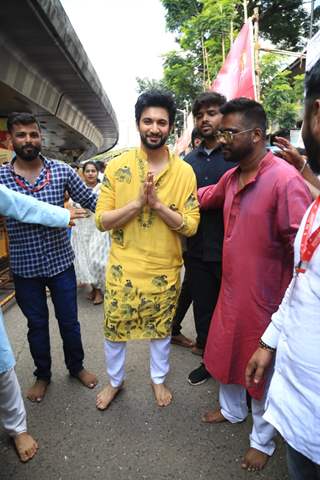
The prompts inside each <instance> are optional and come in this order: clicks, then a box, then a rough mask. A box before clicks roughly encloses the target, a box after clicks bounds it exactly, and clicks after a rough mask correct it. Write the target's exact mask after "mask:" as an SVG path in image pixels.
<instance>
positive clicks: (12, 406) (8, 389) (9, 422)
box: [0, 368, 27, 437]
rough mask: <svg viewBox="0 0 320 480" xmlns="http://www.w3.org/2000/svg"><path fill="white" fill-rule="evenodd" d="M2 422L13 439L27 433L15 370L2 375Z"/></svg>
mask: <svg viewBox="0 0 320 480" xmlns="http://www.w3.org/2000/svg"><path fill="white" fill-rule="evenodd" d="M0 420H1V423H2V425H3V427H4V429H5V431H6V432H7V433H8V434H9V435H10V436H11V437H15V436H17V435H19V434H20V433H23V432H26V431H27V417H26V410H25V408H24V403H23V399H22V395H21V390H20V385H19V382H18V379H17V376H16V372H15V371H14V368H11V369H10V370H8V371H7V372H4V373H0Z"/></svg>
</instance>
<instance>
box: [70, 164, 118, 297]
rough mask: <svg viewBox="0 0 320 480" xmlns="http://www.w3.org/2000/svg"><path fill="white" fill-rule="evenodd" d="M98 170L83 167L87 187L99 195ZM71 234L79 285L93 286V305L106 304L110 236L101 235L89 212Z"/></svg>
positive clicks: (95, 167)
mask: <svg viewBox="0 0 320 480" xmlns="http://www.w3.org/2000/svg"><path fill="white" fill-rule="evenodd" d="M98 173H99V172H98V169H97V166H96V165H95V163H94V162H92V161H88V162H86V163H85V165H84V167H83V179H84V181H85V183H86V185H87V186H88V187H90V188H92V189H93V191H94V192H96V193H97V194H99V191H100V185H101V184H100V182H99V180H98ZM75 223H76V225H75V227H74V228H73V230H72V236H71V245H72V248H73V250H74V253H75V260H74V267H75V271H76V276H77V282H78V285H81V284H89V285H91V292H90V293H89V296H88V299H89V300H91V301H92V302H93V303H94V305H98V304H100V303H102V302H103V291H104V285H105V268H106V263H107V259H108V254H109V249H110V239H109V234H108V232H100V231H99V230H98V229H97V228H96V225H95V220H94V214H92V213H91V212H89V211H88V217H87V218H81V219H79V220H77V221H76V222H75Z"/></svg>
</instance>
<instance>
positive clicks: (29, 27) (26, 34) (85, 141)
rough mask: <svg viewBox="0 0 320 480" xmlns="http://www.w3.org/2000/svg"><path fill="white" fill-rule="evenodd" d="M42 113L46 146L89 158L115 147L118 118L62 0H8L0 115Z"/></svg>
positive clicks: (48, 151)
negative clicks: (16, 112) (19, 112)
mask: <svg viewBox="0 0 320 480" xmlns="http://www.w3.org/2000/svg"><path fill="white" fill-rule="evenodd" d="M11 111H29V112H32V113H34V114H36V115H37V117H38V119H39V121H40V123H41V127H42V131H43V143H44V148H43V152H44V154H45V155H48V156H50V157H53V158H58V159H61V160H67V161H71V160H73V159H80V160H84V159H87V158H90V157H92V156H93V155H96V154H98V153H100V152H103V151H106V150H108V149H110V148H112V147H113V146H114V145H115V144H116V142H117V139H118V123H117V119H116V115H115V113H114V111H113V108H112V105H111V103H110V101H109V99H108V97H107V95H106V93H105V92H104V90H103V87H102V85H101V83H100V81H99V79H98V76H97V74H96V72H95V70H94V68H93V66H92V65H91V63H90V60H89V58H88V56H87V54H86V53H85V51H84V48H83V47H82V45H81V43H80V40H79V39H78V37H77V35H76V33H75V31H74V29H73V27H72V25H71V23H70V21H69V19H68V17H67V15H66V13H65V11H64V9H63V7H62V5H61V3H60V2H59V0H23V1H21V0H4V1H2V2H1V7H0V117H4V118H5V117H6V116H7V115H8V113H9V112H11Z"/></svg>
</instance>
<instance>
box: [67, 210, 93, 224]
mask: <svg viewBox="0 0 320 480" xmlns="http://www.w3.org/2000/svg"><path fill="white" fill-rule="evenodd" d="M66 208H67V209H68V210H69V212H70V222H69V225H70V227H74V225H75V223H74V220H76V219H77V218H86V217H89V215H90V214H89V213H88V212H87V210H85V209H84V208H73V207H71V206H67V207H66Z"/></svg>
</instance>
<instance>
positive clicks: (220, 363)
mask: <svg viewBox="0 0 320 480" xmlns="http://www.w3.org/2000/svg"><path fill="white" fill-rule="evenodd" d="M221 112H222V113H223V115H224V116H223V119H222V127H221V130H220V133H219V139H220V141H221V143H222V145H223V153H224V156H225V159H226V160H230V161H231V160H232V161H239V162H240V164H239V167H236V168H233V169H231V170H229V171H228V172H227V173H226V174H225V175H224V176H223V177H222V178H221V179H220V181H219V182H218V183H217V184H216V185H211V186H209V187H204V188H202V189H200V190H199V199H200V205H201V208H203V209H209V208H210V209H212V208H215V207H216V208H221V207H223V212H224V227H225V237H224V244H223V260H222V284H221V289H220V294H219V299H218V303H217V306H216V309H215V311H214V314H213V318H212V321H211V327H210V331H209V336H208V340H207V346H206V350H205V356H204V361H205V366H206V368H207V370H208V371H209V372H210V373H211V375H212V376H213V377H214V378H215V379H217V380H218V381H219V382H220V391H219V402H220V408H219V409H217V410H216V411H214V412H210V413H208V414H206V415H205V416H204V418H203V420H204V421H206V422H211V423H218V422H221V421H225V420H228V421H230V422H231V423H236V422H241V421H243V420H244V419H245V418H246V416H247V414H248V410H247V405H246V390H245V368H246V365H247V363H248V360H249V359H250V357H251V355H252V354H253V353H254V351H255V350H256V346H257V343H258V341H259V339H260V337H261V335H262V333H263V332H264V330H265V328H266V327H267V325H268V323H269V322H270V318H271V315H272V313H274V312H275V311H276V310H277V308H278V306H279V304H280V303H281V299H282V297H283V295H284V292H285V290H286V288H287V286H288V284H289V282H290V279H291V276H292V271H293V242H294V238H295V235H296V232H297V230H298V226H299V224H300V221H301V219H302V217H303V214H304V212H305V211H306V209H307V207H308V205H309V204H310V202H311V197H310V194H309V192H308V190H307V188H306V186H305V184H304V182H303V180H302V177H301V176H300V174H299V173H298V172H297V171H296V170H295V169H294V168H293V167H291V166H290V165H288V164H287V163H286V162H284V161H283V160H281V159H280V158H277V157H275V156H274V155H273V154H272V153H271V152H268V151H267V150H266V148H265V132H266V116H265V112H264V110H263V108H262V106H261V105H260V104H259V103H257V102H254V101H253V100H248V99H244V98H241V99H235V100H232V101H230V102H228V103H227V104H226V105H225V106H224V107H222V108H221ZM250 394H251V396H252V398H253V400H252V415H253V430H252V433H251V435H250V449H249V450H248V452H247V453H246V456H245V458H244V460H243V463H242V467H243V468H245V469H247V470H250V471H255V470H260V469H262V468H263V466H264V465H265V463H266V462H267V460H268V457H269V456H270V455H272V453H273V451H274V448H275V447H274V443H273V440H272V438H273V436H274V434H275V432H274V429H273V427H271V425H269V424H267V423H266V422H265V421H264V420H263V418H262V414H263V412H264V392H263V388H261V386H259V387H255V388H252V389H251V390H250Z"/></svg>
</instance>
